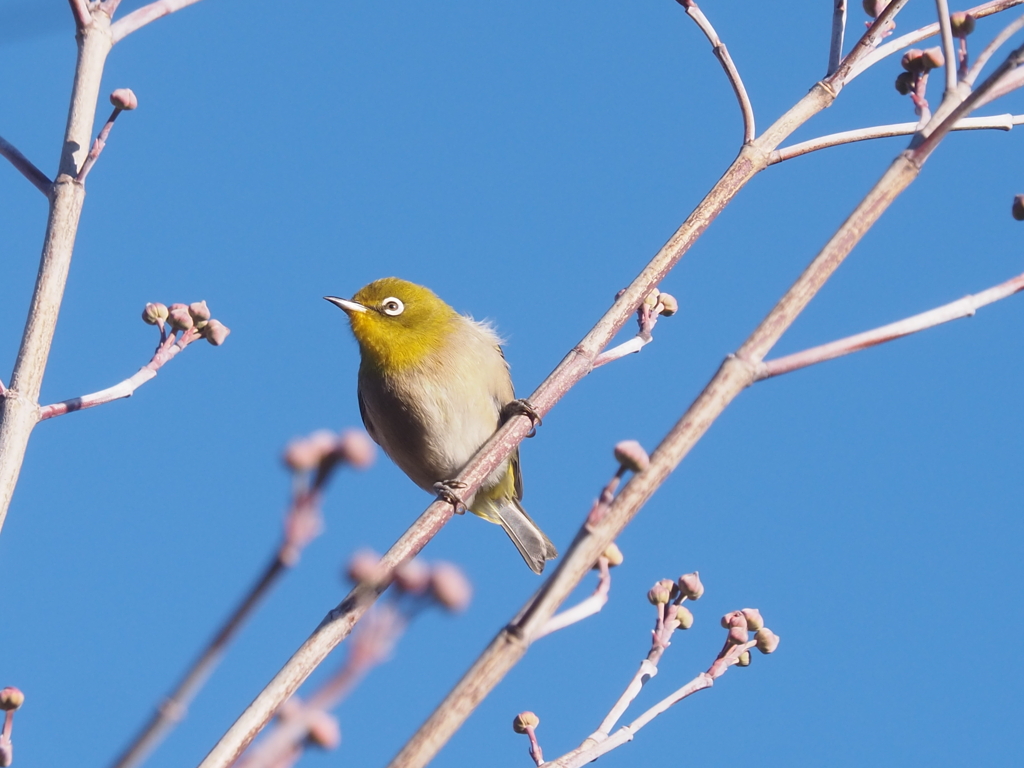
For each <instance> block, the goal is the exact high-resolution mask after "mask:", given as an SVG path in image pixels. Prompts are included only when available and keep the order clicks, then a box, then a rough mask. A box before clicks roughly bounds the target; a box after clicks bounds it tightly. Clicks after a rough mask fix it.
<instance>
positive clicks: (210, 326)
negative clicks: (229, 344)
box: [202, 320, 231, 347]
mask: <svg viewBox="0 0 1024 768" xmlns="http://www.w3.org/2000/svg"><path fill="white" fill-rule="evenodd" d="M229 333H231V329H230V328H228V327H227V326H226V325H224V323H222V322H221V321H220V320H210V321H208V322H206V324H204V325H203V326H202V336H203V338H204V339H206V340H207V341H208V342H210V343H211V344H213V346H215V347H219V346H220V345H221V344H223V343H224V339H226V338H227V337H228V334H229Z"/></svg>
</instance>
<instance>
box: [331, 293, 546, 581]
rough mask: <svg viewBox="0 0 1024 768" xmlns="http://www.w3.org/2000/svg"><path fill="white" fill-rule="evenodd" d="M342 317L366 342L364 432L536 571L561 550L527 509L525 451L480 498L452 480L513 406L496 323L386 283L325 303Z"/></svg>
mask: <svg viewBox="0 0 1024 768" xmlns="http://www.w3.org/2000/svg"><path fill="white" fill-rule="evenodd" d="M324 298H325V299H326V300H327V301H329V302H331V303H332V304H334V305H335V306H337V307H340V308H341V309H342V310H344V312H345V314H346V315H347V316H348V321H349V326H350V328H351V330H352V334H353V335H354V336H355V339H356V342H357V343H358V345H359V353H360V364H359V377H358V388H357V392H358V398H359V414H360V416H362V419H363V425H364V426H365V427H366V431H367V432H368V433H369V434H370V437H371V438H373V440H374V442H376V443H377V444H378V445H380V447H381V448H383V449H384V452H385V453H386V454H387V455H388V456H389V457H390V458H391V460H392V461H393V462H394V463H395V464H397V465H398V467H399V469H401V470H402V471H403V472H404V473H405V474H406V475H408V477H409V479H410V480H412V481H413V482H414V483H415V484H416V485H418V486H419V487H420V488H423V489H424V490H426V491H429V492H434V493H438V492H439V491H440V492H441V495H443V496H446V497H447V498H449V499H450V500H454V503H456V505H457V504H458V502H459V501H461V502H462V503H463V504H464V505H465V506H466V507H467V508H468V509H469V510H470V511H471V512H473V513H474V514H476V515H478V516H479V517H482V518H483V519H484V520H487V521H489V522H492V523H497V524H498V525H500V526H501V527H502V528H503V529H504V530H505V533H507V534H508V537H509V538H510V539H511V540H512V543H513V544H515V545H516V548H517V549H518V550H519V554H521V555H522V556H523V559H524V560H525V561H526V564H527V565H528V566H530V568H531V570H533V572H534V573H538V574H539V573H541V572H542V571H543V570H544V563H545V562H546V561H547V560H551V559H552V558H554V557H557V556H558V550H557V549H555V546H554V544H552V543H551V540H550V539H549V538H548V537H547V536H546V535H545V534H544V531H542V530H541V529H540V526H538V525H537V524H536V523H535V522H534V521H533V520H532V519H531V518H530V516H529V515H528V514H527V513H526V510H525V509H523V506H522V504H521V503H520V500H521V499H522V497H523V476H522V470H521V468H520V463H519V449H518V448H517V449H516V450H515V451H514V452H513V453H512V455H511V456H510V457H509V458H508V459H507V460H506V461H505V462H504V463H502V464H501V465H499V466H498V467H497V468H496V469H495V470H494V471H493V472H492V473H491V474H490V476H488V477H487V478H486V479H485V480H484V481H483V482H482V483H481V484H480V487H479V489H478V490H477V492H476V493H475V494H474V496H473V497H471V498H469V499H458V498H457V497H456V496H454V495H453V489H455V488H457V487H458V485H457V484H455V483H454V482H453V480H454V478H455V477H456V476H457V475H458V474H459V472H460V471H461V470H462V468H463V467H464V466H465V465H466V464H467V463H468V462H469V460H470V459H471V458H472V457H473V454H475V453H476V452H477V450H479V448H480V447H481V446H482V445H483V444H484V443H485V442H487V439H488V438H489V437H490V436H491V435H492V434H493V433H494V431H495V430H496V429H497V428H498V427H499V426H500V425H501V423H502V420H503V416H504V415H505V414H506V413H508V412H509V409H513V410H518V411H519V412H526V413H528V414H530V415H532V416H534V417H536V413H535V412H532V408H531V407H530V406H529V405H528V404H526V403H525V401H521V400H516V399H515V393H514V390H513V387H512V377H511V375H510V373H509V366H508V363H507V362H506V360H505V355H504V353H503V352H502V350H501V339H500V338H499V337H498V335H497V333H495V331H494V329H493V328H492V327H491V325H490V324H488V323H485V322H479V321H476V320H474V319H473V318H471V317H468V316H466V315H461V314H459V313H458V312H457V311H456V310H455V309H453V308H452V307H450V306H449V305H448V304H446V303H445V302H444V301H443V300H442V299H441V298H439V297H438V296H437V295H436V294H435V293H434V292H433V291H431V290H430V289H429V288H425V287H423V286H421V285H417V284H415V283H411V282H408V281H406V280H401V279H399V278H397V277H384V278H381V279H379V280H375V281H373V282H372V283H370V284H368V285H366V286H364V287H363V288H361V289H359V291H357V292H356V293H355V295H354V296H353V297H352V298H351V299H342V298H338V297H337V296H325V297H324Z"/></svg>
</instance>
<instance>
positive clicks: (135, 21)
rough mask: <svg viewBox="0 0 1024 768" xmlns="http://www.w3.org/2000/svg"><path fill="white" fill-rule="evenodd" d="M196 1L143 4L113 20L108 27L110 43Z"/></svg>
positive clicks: (172, 0)
mask: <svg viewBox="0 0 1024 768" xmlns="http://www.w3.org/2000/svg"><path fill="white" fill-rule="evenodd" d="M198 2H199V0H155V2H152V3H150V4H149V5H144V6H142V7H141V8H139V9H137V10H134V11H132V12H131V13H129V14H128V15H127V16H122V17H121V18H120V19H118V20H117V21H115V22H114V24H113V25H112V26H111V27H110V34H111V37H112V44H116V43H119V42H121V41H122V40H124V39H125V38H126V37H128V35H130V34H131V33H132V32H135V31H136V30H138V29H141V28H142V27H144V26H146V25H147V24H149V23H150V22H152V21H156V20H157V19H159V18H161V17H162V16H167V15H169V14H172V13H174V12H175V11H180V10H181V9H182V8H184V7H186V6H189V5H192V4H193V3H198Z"/></svg>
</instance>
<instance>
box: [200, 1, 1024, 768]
mask: <svg viewBox="0 0 1024 768" xmlns="http://www.w3.org/2000/svg"><path fill="white" fill-rule="evenodd" d="M1022 1H1024V0H1022ZM905 2H906V0H893V2H891V3H890V4H889V6H887V8H886V10H885V12H884V13H883V16H882V17H879V18H880V19H884V22H885V23H888V21H891V19H892V18H893V16H895V14H896V13H897V12H898V11H899V10H900V9H901V8H902V7H903V5H904V4H905ZM880 34H881V32H880V28H879V25H878V23H877V20H876V24H874V25H872V27H871V28H869V29H868V31H867V32H866V33H865V35H864V36H863V37H862V38H861V40H860V41H859V42H858V43H857V45H855V46H854V47H853V49H852V50H851V51H850V53H848V54H847V55H846V56H845V57H844V59H843V62H842V63H841V64H840V67H839V69H837V70H836V72H835V73H834V74H833V75H832V77H830V78H826V80H825V81H823V82H821V83H817V84H815V85H814V86H813V87H812V88H811V89H810V91H809V92H808V93H807V94H806V95H805V96H804V97H803V98H801V99H800V101H798V102H797V104H796V105H794V106H793V108H791V109H790V110H789V111H788V112H787V113H786V114H784V115H783V116H782V117H780V118H779V119H778V120H777V121H776V122H775V123H774V124H773V125H772V126H770V127H769V128H768V130H766V131H765V133H764V134H763V135H762V136H761V137H759V138H758V139H756V140H755V142H754V144H756V145H757V146H751V145H744V146H743V147H742V148H741V149H740V153H739V156H738V157H737V158H736V160H735V161H734V162H733V163H732V165H730V167H729V168H728V169H727V170H726V172H725V173H724V174H723V176H722V178H721V179H720V180H719V181H718V182H717V183H716V184H715V186H714V187H713V188H712V189H711V190H710V191H709V192H708V194H707V195H706V196H705V198H704V199H703V200H702V201H701V202H700V204H698V206H697V207H696V208H695V209H694V211H693V212H692V213H691V214H690V216H689V217H687V219H686V221H685V222H683V224H682V225H681V226H680V227H679V229H678V230H676V232H675V233H674V234H673V235H672V236H671V237H670V238H669V240H668V242H667V243H665V245H664V246H662V248H661V250H660V251H659V252H658V253H657V254H656V255H655V256H654V258H653V259H652V260H651V261H650V263H648V264H647V266H646V267H644V269H643V271H642V272H641V273H640V275H638V276H637V278H636V279H635V280H634V281H633V282H632V283H631V284H630V285H629V287H628V288H626V290H625V291H624V292H623V293H622V294H621V296H620V297H619V298H618V299H617V300H616V302H615V303H614V304H613V305H612V307H611V309H609V310H608V312H606V313H605V315H604V316H603V317H602V318H601V319H600V320H599V321H598V322H597V324H596V325H595V326H594V327H593V328H592V329H591V330H590V331H589V332H588V333H587V335H586V336H585V337H584V338H583V339H582V340H581V341H580V342H579V343H578V344H577V345H576V346H575V347H574V348H573V349H572V350H571V351H570V352H569V354H568V355H567V356H566V357H565V359H563V360H562V362H561V363H560V364H559V365H558V367H557V368H555V370H554V371H553V372H552V373H551V374H550V375H549V376H548V377H547V379H545V380H544V382H543V383H542V384H541V385H540V387H538V389H537V390H536V391H535V392H534V393H533V394H531V395H530V397H529V400H530V403H531V404H532V405H533V406H534V408H535V409H536V411H537V413H539V414H540V415H541V416H544V415H546V414H547V413H548V411H550V409H551V408H552V407H554V405H555V404H556V403H557V402H558V401H559V400H560V399H561V398H562V397H563V396H564V395H565V393H566V392H568V391H569V389H571V388H572V387H573V386H574V385H575V384H576V383H578V382H579V381H580V380H581V379H582V378H583V377H584V376H586V375H587V374H588V373H589V372H590V371H591V370H592V367H593V361H594V359H595V358H596V357H597V355H598V354H599V353H600V352H601V350H602V349H603V348H604V347H605V346H606V345H607V344H608V343H609V342H610V340H611V339H612V338H613V337H614V336H615V334H616V333H618V331H619V330H621V328H622V327H623V326H624V325H625V323H626V322H627V320H628V319H629V318H630V316H632V315H633V313H634V312H636V310H637V308H638V307H639V306H640V304H641V302H643V300H644V298H645V297H646V296H647V295H648V294H649V293H650V292H651V290H652V289H653V288H654V287H655V286H657V285H658V284H659V283H660V282H662V280H663V279H664V277H665V275H667V274H668V272H669V271H670V270H671V269H672V268H673V267H674V266H675V265H676V264H677V263H678V262H679V260H680V259H681V258H682V257H683V256H684V255H685V253H686V252H687V251H688V250H689V248H690V247H691V246H692V245H693V243H694V242H696V240H697V238H698V237H700V235H701V234H703V232H704V230H705V229H707V227H708V226H709V225H710V224H711V222H712V221H713V220H714V219H715V218H716V217H717V216H718V214H719V213H721V211H722V210H724V208H725V206H726V205H728V203H729V202H730V201H731V200H732V199H733V197H734V196H735V195H736V194H737V193H738V192H739V190H740V189H742V188H743V186H744V185H745V184H746V183H747V182H748V181H750V179H752V178H753V177H754V176H756V175H757V174H758V173H759V172H760V171H762V170H764V169H765V168H766V167H767V154H768V153H769V152H771V151H772V150H774V149H775V148H777V147H778V145H779V144H780V143H781V142H782V141H784V140H785V139H786V138H787V137H788V136H790V135H791V134H792V133H793V131H795V130H796V129H797V128H799V127H800V126H801V125H803V124H804V123H805V122H806V121H807V120H809V119H810V118H811V117H813V116H814V115H816V114H817V113H819V112H820V111H821V110H823V109H825V108H826V107H828V106H830V105H831V104H832V103H833V102H834V101H835V98H836V96H837V94H838V93H839V92H840V91H842V89H843V87H844V85H845V83H846V78H847V74H848V72H849V71H850V68H851V67H853V66H855V65H856V64H857V63H858V62H859V61H860V60H861V59H862V58H863V57H864V56H866V55H867V54H868V53H869V52H870V51H871V50H872V49H873V48H874V46H875V44H876V43H877V40H878V36H879V35H880ZM722 379H725V380H727V383H728V388H729V389H730V390H731V388H732V387H734V386H735V387H737V389H736V390H735V392H733V393H732V394H731V396H730V397H729V399H731V397H734V396H735V394H736V393H738V392H739V391H740V389H742V388H743V387H744V386H746V385H747V384H749V383H750V381H752V377H751V376H750V374H749V372H745V366H742V365H738V364H736V363H734V362H731V361H726V363H725V364H724V365H723V369H722V370H721V371H720V373H719V376H718V377H716V379H715V381H714V382H713V384H712V385H711V389H710V390H706V391H705V395H703V396H702V397H701V398H700V399H699V401H698V403H696V404H695V405H694V406H692V408H691V410H695V409H696V410H697V411H699V415H700V418H699V419H697V420H696V421H692V420H688V419H689V415H690V414H689V412H688V415H687V417H686V425H687V426H686V428H685V429H684V428H683V427H682V426H680V425H677V426H676V428H675V429H674V430H673V431H672V432H671V433H670V434H669V436H668V437H667V438H666V440H665V441H664V442H663V443H662V453H661V459H660V460H659V461H658V462H657V463H655V461H654V457H653V456H652V462H651V468H649V470H647V471H645V472H644V473H642V475H643V477H644V479H643V480H642V481H639V480H638V477H639V476H638V477H634V479H633V481H632V482H631V483H630V486H632V488H633V491H632V492H631V494H630V497H629V499H626V500H622V501H621V502H620V501H619V500H617V501H616V502H615V503H613V505H612V507H611V508H610V509H609V514H608V515H607V516H606V517H605V518H602V520H601V522H600V523H599V524H598V525H597V526H596V527H595V528H594V531H593V532H590V531H588V532H587V535H585V536H583V537H582V539H581V540H580V541H578V542H577V544H575V545H574V546H573V547H571V548H570V549H571V551H573V552H575V555H574V557H573V559H572V565H571V568H568V567H567V563H569V562H570V558H569V557H568V556H566V557H565V558H564V559H563V561H562V563H561V564H560V565H559V567H558V569H556V571H555V573H554V574H552V577H551V578H550V579H549V580H548V581H547V582H546V585H545V587H543V588H542V595H543V596H545V601H544V605H543V606H542V607H540V606H538V607H534V608H531V615H533V616H534V617H535V618H534V621H540V623H541V624H542V623H543V622H544V621H546V620H547V619H548V618H550V617H551V616H552V615H553V614H554V611H555V609H556V608H557V607H558V606H559V605H560V604H561V602H562V601H564V600H565V598H566V596H567V595H568V593H569V592H571V591H572V589H573V588H574V587H575V585H576V584H578V583H579V581H580V579H581V578H582V577H583V575H584V574H585V573H586V572H587V571H589V570H590V568H591V567H592V565H593V564H594V563H595V562H596V561H597V558H598V557H599V556H600V555H601V553H602V552H603V551H604V550H605V548H606V547H607V546H608V544H610V543H611V542H612V541H613V540H614V539H615V536H614V535H613V533H614V531H615V530H616V529H617V530H619V531H621V530H622V528H623V527H624V526H625V525H626V523H627V522H628V521H629V520H630V519H632V517H633V515H635V514H636V512H637V510H639V507H640V505H641V504H642V503H643V501H645V500H646V498H647V496H648V495H650V493H653V492H654V489H655V488H656V487H657V486H658V485H659V484H660V483H661V482H662V481H663V480H664V478H665V477H667V475H668V474H669V472H670V471H671V470H672V468H674V466H675V464H676V463H678V461H679V460H681V459H682V457H683V456H684V455H685V454H686V452H687V451H689V449H690V447H692V445H693V443H695V442H696V440H697V439H699V437H700V435H702V434H703V432H704V431H705V430H706V429H707V428H708V427H709V426H710V424H711V422H712V421H713V420H714V418H715V417H716V416H717V412H716V411H715V408H717V406H718V403H719V402H720V401H722V404H721V407H722V408H724V407H725V401H723V397H724V394H725V392H726V390H723V389H722V388H721V387H720V384H721V380H722ZM712 406H715V407H712ZM532 427H533V423H532V421H531V419H530V418H528V417H526V416H514V417H513V418H510V419H509V420H508V421H506V422H505V424H504V425H502V426H501V427H500V428H499V429H498V431H497V432H495V434H494V435H493V436H492V437H491V439H490V440H488V442H487V443H486V444H485V445H484V446H483V447H482V448H481V449H480V450H479V451H478V452H477V454H476V455H475V456H474V457H473V459H471V460H470V462H469V464H467V465H466V467H465V468H463V470H462V472H460V473H459V476H458V477H457V478H456V479H457V480H458V481H459V482H462V483H465V484H466V487H465V488H464V489H463V491H462V492H463V493H464V494H467V495H469V494H472V493H474V492H475V491H476V489H477V487H478V486H479V484H480V483H481V482H482V481H483V480H484V479H485V478H487V477H488V476H489V475H490V473H491V472H493V471H494V470H495V469H496V468H497V467H498V465H499V464H500V463H501V462H503V461H505V460H506V459H507V458H508V456H509V455H510V454H511V452H512V451H513V450H514V449H515V447H516V446H518V445H519V443H520V442H522V440H523V439H524V438H525V437H526V435H527V433H528V432H530V430H531V429H532ZM677 457H678V458H677ZM620 496H621V495H620ZM613 511H614V512H615V514H612V512H613ZM452 514H453V512H452V505H451V504H450V503H448V502H445V501H440V500H439V501H435V502H434V503H432V504H431V505H430V506H429V507H427V509H426V510H425V511H424V512H423V513H422V514H421V515H420V516H419V518H417V520H416V522H415V523H414V524H413V525H412V527H410V528H409V529H408V530H407V531H406V532H405V533H404V534H403V535H402V537H401V538H400V539H399V540H398V541H397V542H395V544H394V545H393V546H392V547H391V549H389V550H388V551H387V553H385V555H384V556H383V557H382V558H381V568H382V570H383V572H384V573H385V574H388V576H387V577H386V578H384V579H383V580H382V581H381V582H379V583H378V584H375V585H374V586H372V587H371V586H366V585H360V586H359V587H357V588H355V589H354V590H352V592H350V593H349V595H348V596H347V597H346V598H345V599H344V600H343V601H342V602H341V603H340V604H339V605H338V606H337V607H336V608H334V609H333V610H332V611H330V612H329V613H328V614H327V616H326V617H325V618H324V620H323V621H322V622H321V623H320V626H319V627H317V628H316V629H315V630H314V632H313V633H312V634H311V635H310V637H309V638H308V639H307V640H306V641H305V642H304V643H303V644H302V645H301V646H300V647H299V649H298V650H297V651H296V652H295V653H294V654H293V655H292V657H291V658H290V659H289V660H288V662H287V663H285V665H284V666H283V667H282V668H281V670H280V671H279V672H278V673H277V674H276V675H275V676H274V678H273V679H272V680H271V681H270V682H269V683H267V685H266V686H265V687H264V688H263V690H262V691H261V692H260V693H259V695H258V696H257V697H256V698H255V699H254V700H253V702H252V704H250V705H249V706H248V707H247V708H246V710H245V711H244V712H243V713H242V714H241V715H240V716H239V717H238V719H237V720H236V721H235V723H234V724H233V725H232V726H231V728H229V729H228V731H227V732H226V733H225V734H224V735H223V736H222V737H221V739H220V741H218V743H217V744H216V745H215V746H214V747H213V749H212V750H211V751H210V753H209V754H208V755H207V756H206V758H205V759H204V760H203V762H202V768H226V766H228V765H229V764H230V763H231V762H232V761H233V760H234V759H235V758H236V757H237V755H238V754H239V753H240V752H241V751H242V750H243V749H244V748H245V746H246V745H247V744H248V743H249V742H250V741H251V740H252V739H253V737H254V736H255V735H256V734H257V733H258V732H259V731H260V729H261V728H262V727H263V726H264V725H265V724H266V722H267V721H268V720H269V719H270V718H271V717H272V716H273V713H274V712H275V711H276V710H277V708H278V707H279V706H280V705H281V704H282V702H284V701H285V700H286V699H287V698H288V697H289V696H291V695H292V694H293V693H294V692H295V691H296V689H297V688H298V687H299V685H301V683H302V682H303V681H304V680H305V679H306V678H307V677H308V676H309V675H310V674H311V672H312V671H313V670H314V669H316V667H317V666H318V665H319V664H320V663H321V662H322V661H323V660H324V658H326V657H327V655H328V654H329V653H330V651H331V650H332V649H333V648H335V647H336V646H337V645H338V644H339V643H340V642H341V641H342V640H344V639H345V638H346V637H347V636H348V634H349V633H350V632H351V631H352V628H353V627H354V626H355V624H356V623H357V622H358V621H359V619H360V618H361V617H362V616H363V614H364V613H365V612H366V610H367V609H368V608H369V606H370V605H372V604H373V602H374V601H375V600H376V599H377V598H378V597H379V596H380V594H382V593H383V591H384V589H386V587H387V582H388V580H389V578H390V574H391V573H392V572H393V571H394V569H395V567H396V566H397V565H398V564H400V563H402V562H404V561H405V560H407V559H409V558H411V557H413V556H414V555H415V554H417V553H418V552H419V551H420V550H421V549H422V548H423V547H424V546H426V544H427V542H428V541H429V540H430V539H431V538H432V537H433V536H434V535H436V534H437V532H438V531H440V530H441V528H442V527H444V525H445V524H446V523H447V522H448V520H450V519H451V517H452ZM598 542H603V544H602V546H601V547H597V543H598ZM538 610H540V613H536V611H538ZM537 628H538V627H531V629H533V630H534V631H535V630H536V629H537ZM499 643H500V644H502V645H504V644H508V645H509V647H510V650H511V654H510V655H509V656H508V657H507V658H503V659H502V661H501V663H500V665H498V666H495V667H494V669H493V670H491V674H492V675H493V679H494V680H495V681H496V680H497V679H500V678H501V676H503V675H504V673H505V671H507V669H509V668H510V667H511V666H512V665H513V664H514V663H515V662H516V661H517V660H518V659H519V658H520V657H521V655H522V653H523V652H525V649H526V646H527V643H524V642H523V641H522V639H521V638H520V637H519V636H518V634H516V635H512V634H510V633H509V632H508V631H505V632H503V633H502V634H501V636H500V638H499ZM492 652H493V649H492V650H489V651H488V652H487V654H485V655H486V656H487V657H488V658H490V654H492ZM482 663H484V662H483V661H481V662H478V665H479V664H482ZM474 669H476V667H474ZM493 684H494V683H493V682H491V683H490V685H493ZM488 690H489V686H488V685H487V684H483V685H481V686H480V687H479V688H478V689H477V690H475V691H473V693H472V694H471V695H470V697H469V698H470V700H469V701H468V702H466V703H465V706H460V707H458V708H456V709H453V710H449V711H450V714H451V715H452V718H451V719H450V720H449V721H448V722H446V723H445V724H444V727H443V728H437V729H432V732H431V734H430V737H429V739H427V738H426V737H425V736H423V735H422V734H423V733H424V732H425V730H426V728H421V729H420V733H421V735H419V736H417V737H414V741H415V742H416V743H415V744H413V743H410V744H409V745H407V747H406V749H407V750H415V752H416V754H417V755H418V756H417V758H416V759H417V761H419V760H425V759H429V756H431V755H433V754H434V752H436V750H437V749H439V748H440V746H441V745H442V744H443V743H444V742H445V741H446V740H447V739H448V738H449V736H450V734H451V733H452V732H453V731H452V729H453V728H457V727H458V725H459V724H461V722H462V719H464V718H465V716H466V714H467V713H468V712H470V711H472V708H473V707H474V706H475V701H479V700H480V699H482V698H483V697H484V696H485V695H486V694H487V691H488ZM462 693H463V691H462V690H461V689H460V691H459V692H458V694H455V693H453V694H452V696H455V695H459V696H461V695H462ZM474 700H475V701H474ZM428 725H429V726H431V727H432V725H433V724H432V723H431V722H430V721H428Z"/></svg>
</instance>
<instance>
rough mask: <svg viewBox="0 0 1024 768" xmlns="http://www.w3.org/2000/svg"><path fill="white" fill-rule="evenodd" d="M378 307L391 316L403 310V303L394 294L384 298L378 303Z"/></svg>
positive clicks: (395, 315)
mask: <svg viewBox="0 0 1024 768" xmlns="http://www.w3.org/2000/svg"><path fill="white" fill-rule="evenodd" d="M380 308H381V311H382V312H383V313H384V314H385V315H391V317H397V316H398V315H400V314H402V313H403V312H405V304H403V303H402V300H401V299H396V298H395V297H394V296H388V297H387V298H386V299H384V301H382V302H381V303H380Z"/></svg>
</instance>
